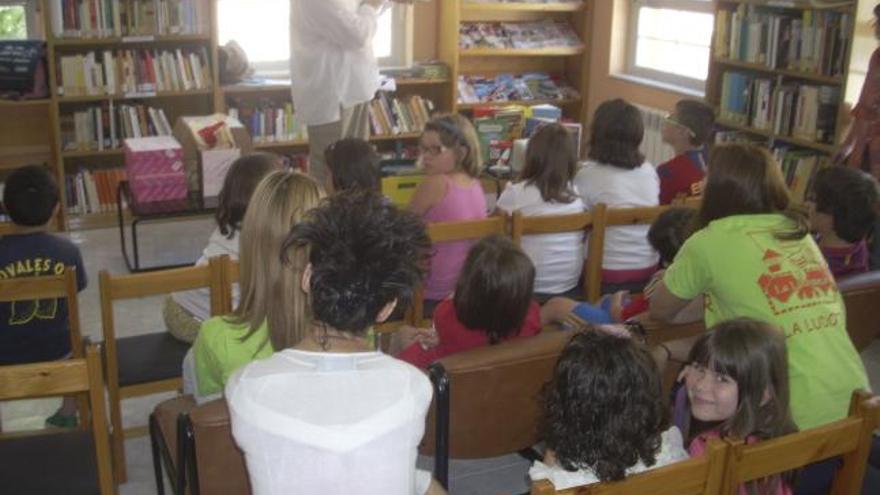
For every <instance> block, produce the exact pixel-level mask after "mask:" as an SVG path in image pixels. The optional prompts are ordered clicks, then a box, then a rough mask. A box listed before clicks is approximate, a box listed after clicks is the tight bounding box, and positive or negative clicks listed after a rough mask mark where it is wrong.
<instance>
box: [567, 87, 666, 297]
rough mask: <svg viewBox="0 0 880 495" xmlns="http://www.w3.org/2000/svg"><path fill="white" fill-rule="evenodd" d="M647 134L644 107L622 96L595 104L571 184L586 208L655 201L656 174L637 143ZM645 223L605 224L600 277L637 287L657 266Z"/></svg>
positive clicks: (606, 281) (657, 192) (657, 191)
mask: <svg viewBox="0 0 880 495" xmlns="http://www.w3.org/2000/svg"><path fill="white" fill-rule="evenodd" d="M644 134H645V127H644V124H643V123H642V113H641V111H639V109H638V108H636V107H635V106H634V105H632V104H630V103H628V102H627V101H626V100H623V99H621V98H617V99H614V100H608V101H606V102H604V103H602V104H601V105H599V108H597V109H596V112H595V113H594V114H593V122H592V123H591V130H590V151H589V153H588V154H587V158H589V160H587V162H586V163H584V164H583V165H582V166H581V167H580V169H579V170H578V172H577V174H576V175H575V176H574V185H575V189H576V190H577V191H578V192H579V194H580V195H581V198H582V199H583V200H584V205H585V206H586V207H587V210H590V209H592V208H593V207H595V206H596V205H597V204H599V203H604V204H606V205H608V207H609V208H634V207H647V206H657V205H658V204H659V201H660V178H659V177H658V176H657V171H656V170H655V169H654V166H653V165H651V164H650V163H648V162H646V161H645V157H644V155H642V153H641V152H640V151H639V145H640V144H641V142H642V138H643V137H644ZM647 234H648V226H647V225H627V226H619V227H610V228H608V230H607V232H606V234H605V251H604V255H603V257H602V283H604V284H609V285H611V286H616V287H620V288H629V287H633V286H635V287H638V288H640V287H641V285H643V284H644V283H645V282H647V281H648V278H650V277H651V275H653V274H654V271H656V269H657V253H655V252H654V250H653V249H651V246H650V245H649V244H648V241H647Z"/></svg>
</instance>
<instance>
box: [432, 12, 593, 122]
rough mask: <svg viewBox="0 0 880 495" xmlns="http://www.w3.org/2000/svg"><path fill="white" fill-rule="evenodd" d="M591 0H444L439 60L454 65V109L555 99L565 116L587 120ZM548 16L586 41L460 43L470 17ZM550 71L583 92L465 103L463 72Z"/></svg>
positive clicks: (451, 98) (513, 18)
mask: <svg viewBox="0 0 880 495" xmlns="http://www.w3.org/2000/svg"><path fill="white" fill-rule="evenodd" d="M592 5H593V2H592V1H591V0H583V1H581V2H559V3H469V2H468V1H467V0H444V1H443V2H441V3H440V6H439V11H440V19H439V45H438V56H439V58H440V60H442V61H443V62H445V63H446V64H447V65H449V68H450V80H451V81H452V84H451V85H450V88H449V96H448V99H449V101H450V102H451V106H452V108H453V110H456V111H464V112H467V111H470V110H472V109H473V108H474V107H478V106H505V105H510V104H518V105H535V104H541V103H551V104H554V105H558V106H560V107H561V108H562V109H563V113H564V115H565V116H566V117H568V118H570V119H572V120H574V121H576V122H587V121H588V115H587V106H586V102H587V96H588V93H589V68H590V49H589V47H590V44H591V40H592ZM544 19H555V20H563V21H565V22H567V23H569V24H570V25H571V26H572V27H573V29H574V31H575V32H576V33H577V34H578V37H579V38H580V41H581V44H580V45H578V46H561V47H553V48H530V49H515V48H467V49H463V48H460V46H459V29H460V26H461V25H462V24H463V23H468V22H527V21H540V20H544ZM536 71H537V72H545V73H548V74H551V75H553V76H559V77H560V78H561V79H562V80H563V81H565V83H567V84H569V85H571V86H572V87H573V88H574V89H575V90H577V92H578V93H579V94H580V98H573V99H568V100H529V101H509V102H481V103H460V102H459V101H458V84H457V81H458V80H459V77H460V76H486V77H494V76H497V75H499V74H522V73H526V72H536Z"/></svg>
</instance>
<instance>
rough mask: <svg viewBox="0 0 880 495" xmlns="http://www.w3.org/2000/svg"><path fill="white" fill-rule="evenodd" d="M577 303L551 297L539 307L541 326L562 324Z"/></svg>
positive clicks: (571, 300)
mask: <svg viewBox="0 0 880 495" xmlns="http://www.w3.org/2000/svg"><path fill="white" fill-rule="evenodd" d="M577 304H578V303H577V301H575V300H573V299H569V298H567V297H553V298H550V300H549V301H547V302H546V303H544V305H543V306H541V326H546V325H551V324H554V323H562V322H563V321H565V320H566V319H567V318H568V316H569V315H570V314H571V310H572V309H574V307H575V306H577Z"/></svg>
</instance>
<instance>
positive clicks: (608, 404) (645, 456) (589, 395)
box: [529, 329, 688, 490]
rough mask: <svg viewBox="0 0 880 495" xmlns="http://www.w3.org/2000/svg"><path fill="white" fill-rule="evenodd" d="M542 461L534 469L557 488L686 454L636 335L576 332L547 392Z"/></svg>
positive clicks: (651, 364) (654, 370)
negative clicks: (670, 424)
mask: <svg viewBox="0 0 880 495" xmlns="http://www.w3.org/2000/svg"><path fill="white" fill-rule="evenodd" d="M543 409H544V417H543V426H542V430H543V435H542V437H543V438H544V441H545V442H546V445H547V451H546V452H545V455H544V460H543V462H540V461H539V462H535V463H534V465H533V466H532V468H531V469H530V470H529V476H530V477H531V478H532V479H533V480H537V479H549V480H550V481H551V482H552V483H553V485H554V486H555V488H556V489H557V490H563V489H566V488H571V487H575V486H580V485H588V484H592V483H597V482H603V481H616V480H621V479H623V478H624V477H625V476H626V475H628V474H633V473H638V472H641V471H645V470H647V469H653V468H656V467H660V466H663V465H666V464H671V463H673V462H676V461H679V460H682V459H686V458H687V457H688V455H687V452H686V451H685V450H684V447H683V442H682V437H681V433H680V432H679V430H678V428H676V427H675V426H669V425H668V418H669V410H668V408H667V406H666V401H665V400H664V398H663V390H662V383H661V379H660V374H659V372H658V371H657V366H656V365H655V364H654V360H653V359H652V358H651V355H650V353H648V351H647V349H646V348H645V347H644V346H643V345H642V344H639V343H637V342H635V341H634V340H632V339H631V338H627V337H623V336H618V335H612V334H610V333H605V331H600V330H596V329H590V330H587V331H585V332H578V333H575V334H574V336H573V337H572V339H571V341H570V342H569V343H568V345H567V346H566V347H565V349H564V350H563V351H562V355H561V356H560V357H559V361H558V362H557V364H556V370H555V372H554V374H553V379H552V380H551V382H550V383H548V384H547V385H546V388H545V390H544V392H543Z"/></svg>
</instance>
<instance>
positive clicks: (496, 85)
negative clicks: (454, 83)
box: [458, 72, 580, 103]
mask: <svg viewBox="0 0 880 495" xmlns="http://www.w3.org/2000/svg"><path fill="white" fill-rule="evenodd" d="M577 98H580V94H579V93H578V92H577V91H576V90H575V89H574V88H573V87H571V86H570V85H569V84H568V83H566V82H564V81H562V80H561V79H560V78H559V77H554V76H551V75H550V74H547V73H546V72H528V73H525V74H498V75H496V76H474V75H467V76H465V75H460V76H458V102H459V103H491V102H505V101H528V100H564V99H577Z"/></svg>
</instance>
